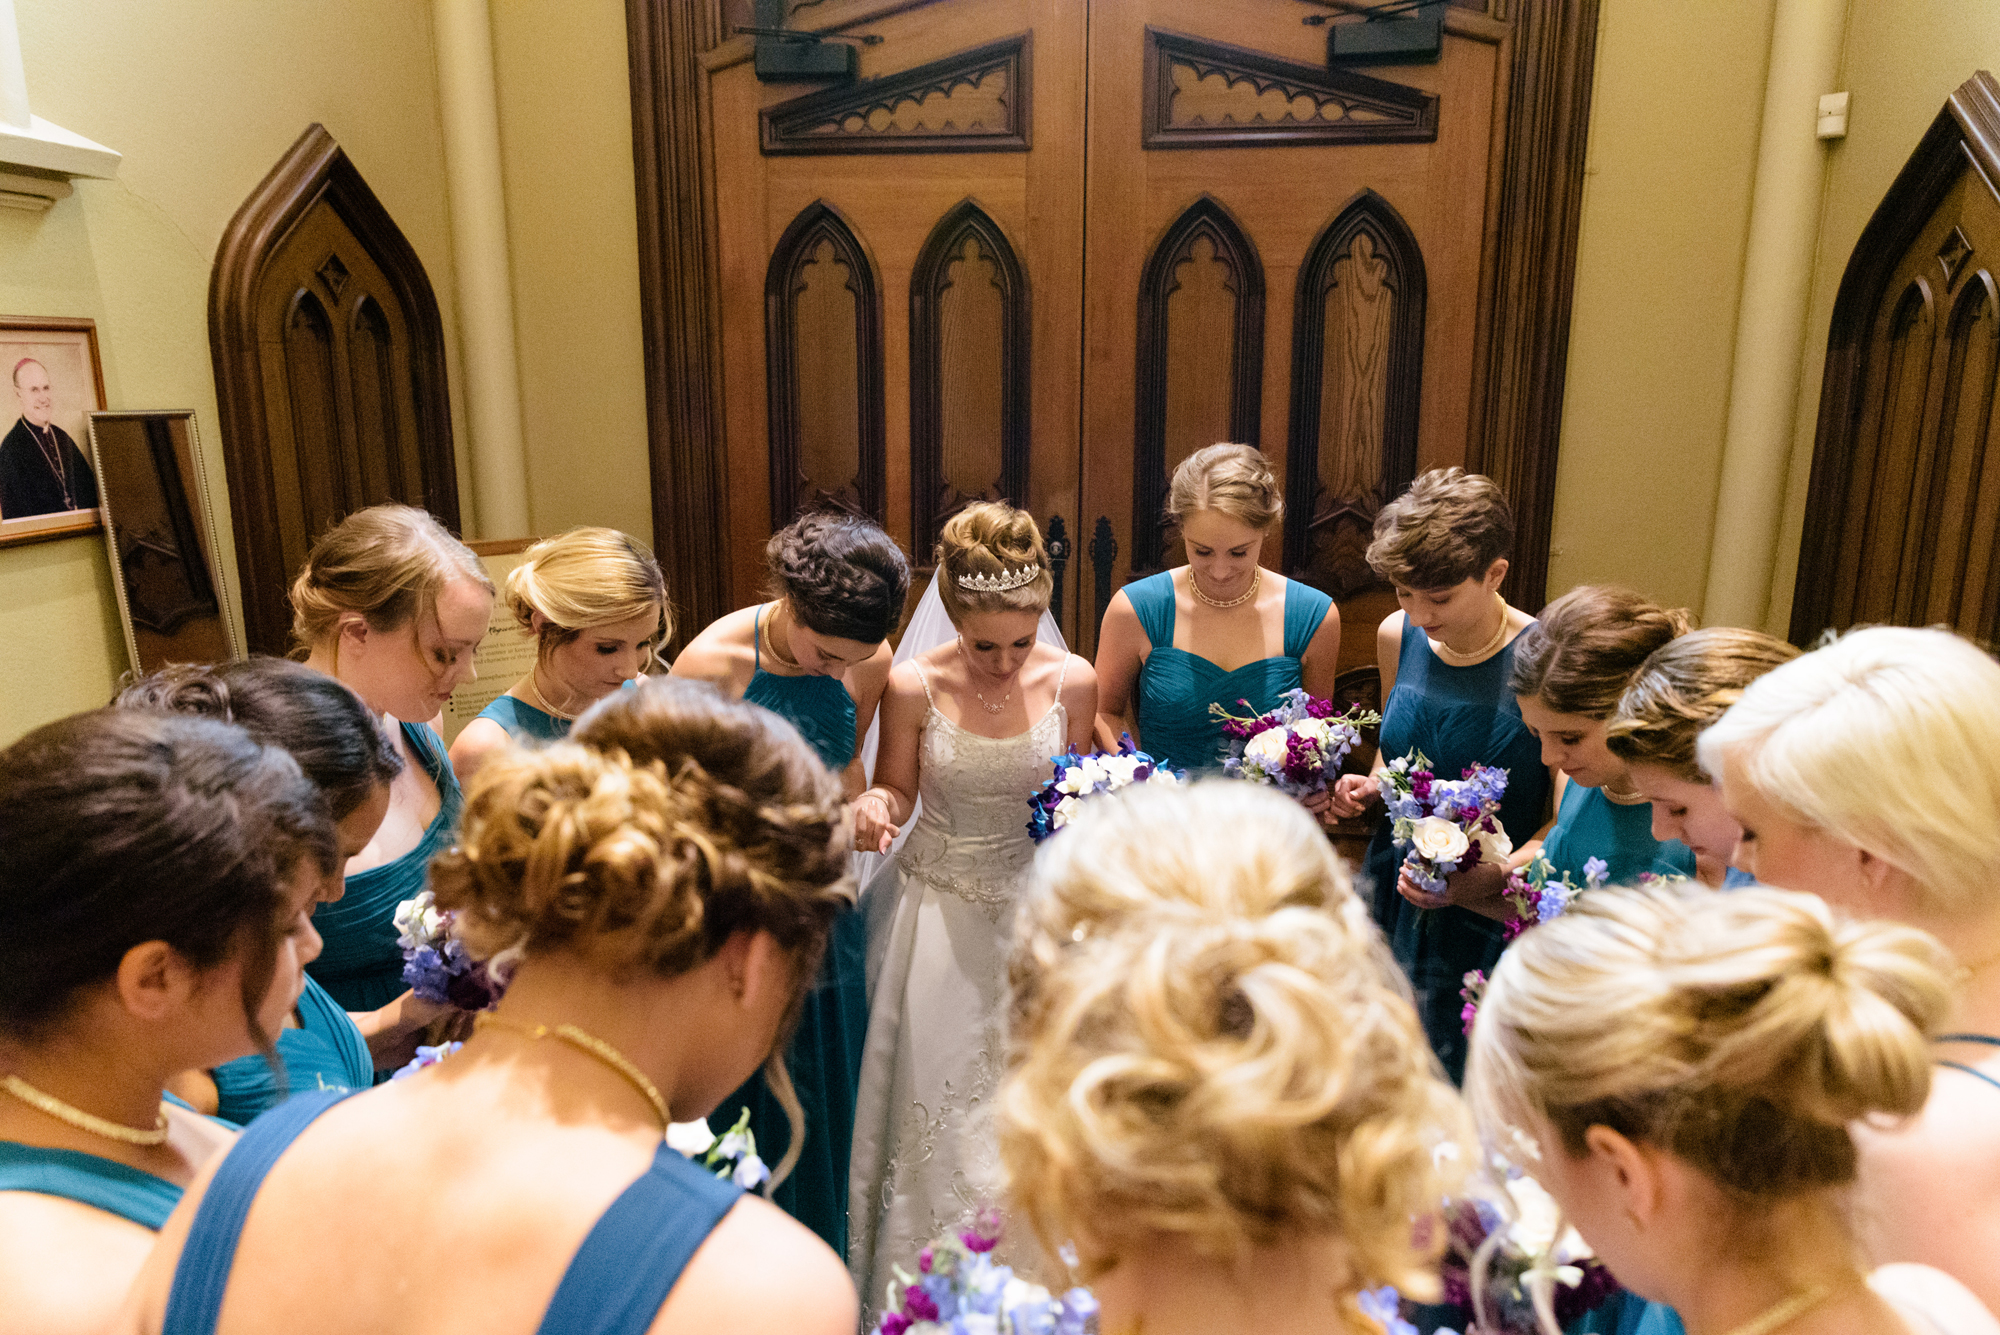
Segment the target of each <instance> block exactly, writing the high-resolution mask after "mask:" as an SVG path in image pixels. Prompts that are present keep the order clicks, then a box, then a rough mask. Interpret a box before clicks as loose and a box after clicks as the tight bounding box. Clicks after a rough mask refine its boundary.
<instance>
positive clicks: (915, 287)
mask: <svg viewBox="0 0 2000 1335" xmlns="http://www.w3.org/2000/svg"><path fill="white" fill-rule="evenodd" d="M968 236H976V237H978V238H979V244H980V246H981V247H982V248H983V249H984V250H985V252H986V254H987V255H989V256H991V257H992V259H993V263H994V267H995V268H996V269H998V270H999V278H1000V303H1001V305H1000V310H1001V316H1000V319H1001V334H1000V476H998V477H996V478H994V479H992V481H991V482H990V483H989V484H988V485H987V486H986V487H985V489H984V490H982V491H981V492H980V497H981V498H983V499H987V500H994V499H1001V500H1006V501H1009V502H1011V503H1012V504H1014V505H1018V506H1026V505H1027V504H1028V444H1029V441H1028V433H1029V426H1030V423H1029V421H1028V394H1029V388H1028V366H1029V362H1028V275H1027V272H1026V271H1025V270H1024V269H1022V268H1021V261H1020V259H1019V257H1018V256H1017V255H1016V254H1015V251H1014V247H1013V245H1012V244H1011V243H1010V242H1009V241H1008V240H1007V234H1006V233H1005V232H1004V231H1002V230H1001V228H1000V224H999V223H998V222H996V221H994V219H993V216H992V215H991V214H989V213H987V212H986V210H984V209H982V208H980V207H979V205H978V204H977V203H975V202H974V201H972V200H971V199H965V200H961V201H960V202H959V203H957V204H955V205H953V206H952V208H951V210H950V211H949V212H947V213H946V214H945V215H944V217H943V218H941V219H939V220H938V224H937V226H936V227H933V228H932V229H931V234H930V235H929V236H928V237H926V238H925V239H924V244H923V248H922V249H921V250H919V251H918V252H917V262H916V265H915V267H914V268H913V269H912V270H911V272H910V517H911V531H912V532H913V533H914V534H915V535H916V536H915V540H914V543H915V547H916V550H917V551H918V552H919V553H922V554H924V555H925V556H928V555H929V553H930V550H931V548H932V547H934V546H936V545H937V535H938V528H939V526H940V525H941V524H942V523H943V522H944V519H945V516H946V515H947V514H949V513H950V511H951V510H952V509H953V508H954V507H955V506H956V505H958V504H959V503H962V502H963V501H966V500H970V499H973V498H972V497H967V496H954V495H952V494H950V489H949V485H948V484H947V482H946V481H945V476H944V394H945V386H944V368H943V366H942V364H941V362H942V355H943V347H942V345H941V344H940V342H939V339H940V336H941V334H942V332H943V331H942V330H941V329H940V328H939V325H938V312H939V309H940V307H942V305H943V304H944V293H945V289H946V288H947V287H949V286H950V284H949V283H948V282H946V281H945V275H946V273H948V272H949V266H950V264H951V262H952V261H953V260H955V259H956V258H957V257H958V253H959V250H960V249H961V248H962V247H963V246H964V245H965V241H966V238H967V237H968Z"/></svg>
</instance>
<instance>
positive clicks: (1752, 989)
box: [1466, 886, 1952, 1209]
mask: <svg viewBox="0 0 2000 1335" xmlns="http://www.w3.org/2000/svg"><path fill="white" fill-rule="evenodd" d="M1951 968H1952V964H1951V959H1950V957H1949V956H1948V955H1947V954H1946V953H1945V951H1944V948H1943V947H1942V946H1940V945H1939V944H1938V943H1937V942H1936V941H1935V940H1933V939H1932V938H1931V937H1929V936H1927V935H1925V934H1924V933H1922V932H1919V931H1917V930H1916V929H1915V928H1912V927H1904V926H1901V925H1900V924H1896V923H1890V922H1881V921H1874V922H1848V921H1843V920H1840V919H1837V918H1836V917H1835V916H1834V913H1833V911H1832V910H1831V909H1829V908H1828V907H1827V906H1826V904H1825V903H1824V902H1823V901H1821V900H1820V899H1819V898H1818V897H1817V896H1813V895H1802V894H1793V893H1790V892H1788V891H1783V890H1768V889H1763V888H1756V889H1745V890H1739V891H1736V892H1734V893H1732V894H1727V895H1718V894H1714V893H1713V892H1711V891H1708V890H1706V889H1703V888H1700V887H1687V886H1667V887H1653V888H1641V889H1633V890H1628V889H1609V890H1600V891H1597V892H1596V893H1595V894H1591V895H1586V896H1584V897H1583V899H1582V900H1580V901H1579V902H1578V904H1577V906H1576V907H1575V908H1572V909H1571V910H1570V911H1569V912H1568V913H1565V914H1564V915H1563V916H1562V917H1560V918H1557V919H1554V920H1552V921H1550V922H1545V923H1543V924H1542V925H1541V926H1539V927H1537V928H1536V929H1535V930H1534V931H1532V932H1528V933H1526V934H1525V935H1523V936H1522V937H1521V938H1520V939H1519V940H1517V941H1515V942H1514V944H1513V945H1512V946H1510V947H1508V950H1507V953H1506V954H1504V955H1502V956H1501V957H1500V963H1499V965H1498V967H1497V968H1496V969H1495V970H1494V973H1493V980H1492V982H1491V983H1490V984H1489V985H1488V986H1487V990H1486V996H1485V999H1484V1001H1482V1002H1481V1004H1480V1008H1479V1018H1478V1020H1477V1022H1476V1023H1475V1024H1474V1027H1473V1033H1472V1057H1471V1064H1470V1072H1469V1075H1468V1079H1467V1084H1466V1088H1467V1092H1468V1095H1469V1096H1470V1098H1471V1100H1472V1104H1473V1108H1474V1111H1475V1112H1476V1113H1477V1114H1478V1116H1479V1120H1480V1124H1481V1126H1482V1128H1483V1129H1484V1130H1485V1131H1486V1132H1487V1133H1488V1135H1489V1137H1490V1138H1495V1139H1499V1138H1500V1137H1502V1136H1505V1135H1507V1134H1509V1133H1512V1134H1523V1135H1528V1136H1530V1137H1532V1136H1533V1134H1534V1132H1533V1128H1535V1127H1537V1126H1540V1125H1547V1126H1548V1127H1550V1128H1552V1129H1553V1130H1554V1131H1555V1133H1556V1135H1557V1136H1558V1137H1559V1138H1560V1139H1561V1141H1562V1146H1561V1149H1562V1150H1563V1151H1564V1152H1566V1153H1567V1154H1568V1155H1570V1156H1571V1157H1573V1158H1574V1157H1580V1156H1582V1155H1583V1154H1584V1153H1585V1152H1586V1142H1585V1140H1584V1133H1585V1132H1586V1131H1587V1130H1588V1129H1589V1128H1591V1127H1593V1126H1604V1127H1608V1128H1610V1129H1611V1130H1614V1131H1617V1132H1618V1133H1620V1134H1621V1135H1623V1136H1625V1137H1627V1138H1629V1139H1631V1140H1633V1141H1636V1142H1640V1143H1643V1144H1646V1145H1650V1146H1653V1147H1654V1148H1657V1149H1661V1150H1665V1151H1667V1152H1669V1153H1671V1154H1673V1155H1674V1156H1675V1157H1677V1158H1679V1159H1681V1160H1682V1161H1683V1162H1685V1163H1687V1164H1689V1165H1691V1166H1693V1167H1695V1168H1697V1169H1699V1170H1701V1172H1702V1173H1703V1174H1705V1175H1706V1176H1707V1177H1709V1178H1710V1179H1711V1180H1713V1181H1714V1182H1715V1183H1717V1184H1718V1185H1719V1186H1721V1187H1723V1188H1725V1189H1726V1190H1727V1191H1729V1192H1731V1193H1732V1194H1734V1195H1736V1196H1737V1197H1738V1198H1739V1199H1742V1200H1744V1201H1745V1203H1746V1204H1748V1205H1750V1207H1751V1208H1752V1209H1754V1208H1755V1205H1754V1202H1756V1201H1758V1200H1774V1199H1778V1198H1782V1197H1785V1196H1790V1195H1794V1194H1797V1193H1801V1192H1808V1191H1816V1190H1820V1189H1823V1188H1828V1187H1836V1186H1840V1185H1842V1184H1844V1183H1846V1182H1849V1181H1851V1180H1853V1178H1854V1171H1855V1150H1854V1142H1853V1139H1852V1138H1851V1136H1850V1135H1849V1133H1848V1125H1849V1123H1852V1122H1855V1121H1859V1120H1861V1119H1863V1118H1867V1117H1871V1116H1875V1115H1886V1116H1889V1117H1907V1116H1910V1115H1911V1114H1914V1113H1916V1112H1918V1111H1920V1110H1921V1109H1922V1108H1923V1106H1924V1099H1925V1097H1926V1096H1927V1095H1928V1094H1929V1093H1930V1085H1931V1050H1930V1045H1931V1039H1932V1038H1933V1037H1934V1036H1935V1035H1936V1033H1937V1031H1938V1028H1939V1026H1940V1025H1942V1024H1943V1023H1944V1020H1945V1018H1946V1014H1947V1011H1948V1008H1949V1006H1950V1002H1951V988H1950V984H1949V981H1948V979H1949V971H1950V970H1951ZM1540 1148H1541V1152H1542V1153H1543V1154H1548V1153H1553V1152H1555V1151H1556V1147H1555V1146H1542V1147H1540Z"/></svg>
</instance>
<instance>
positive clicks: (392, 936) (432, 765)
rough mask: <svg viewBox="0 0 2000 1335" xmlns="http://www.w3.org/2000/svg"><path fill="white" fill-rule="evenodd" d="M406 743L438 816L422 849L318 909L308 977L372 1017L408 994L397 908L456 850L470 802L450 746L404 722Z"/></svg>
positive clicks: (360, 879)
mask: <svg viewBox="0 0 2000 1335" xmlns="http://www.w3.org/2000/svg"><path fill="white" fill-rule="evenodd" d="M402 729H403V744H404V745H405V746H407V747H408V748H409V750H410V753H411V754H412V755H414V756H415V757H416V758H417V761H418V763H419V764H421V765H422V766H423V767H424V772H425V773H426V774H428V775H430V776H431V782H432V783H434V784H436V785H437V790H438V812H437V815H436V816H435V817H433V818H432V820H431V823H430V825H429V826H428V827H427V828H426V829H425V830H424V837H423V838H422V839H419V840H418V841H417V846H416V847H415V848H412V849H411V850H410V851H409V852H407V853H405V854H403V856H401V857H399V858H397V859H396V860H395V861H393V862H385V863H383V864H382V865H381V866H379V867H370V868H369V869H368V870H367V871H364V872H356V873H355V874H354V875H352V876H350V877H348V878H347V893H346V894H344V895H342V896H341V897H340V898H339V899H338V900H336V901H334V902H333V903H331V904H321V905H320V906H319V907H318V908H317V909H314V910H313V926H314V927H317V928H318V929H319V934H320V936H321V937H322V938H324V940H325V942H326V945H325V947H324V948H323V949H322V950H321V951H320V955H319V958H318V959H316V960H314V961H313V962H312V963H311V964H309V965H307V966H306V971H307V972H308V973H310V974H311V975H312V977H313V978H314V979H315V980H316V981H318V983H319V985H320V986H321V987H324V988H325V989H326V990H327V992H328V993H329V994H331V995H332V997H333V999H334V1001H335V1002H336V1003H337V1004H338V1005H339V1006H340V1008H341V1009H342V1010H350V1011H372V1010H375V1009H377V1008H379V1007H382V1006H386V1005H388V1004H389V1003H390V1002H391V1001H394V1000H395V999H396V998H397V997H400V996H401V995H403V993H404V992H406V991H408V990H409V988H408V986H407V985H406V984H405V983H404V982H403V949H402V947H401V946H398V945H397V944H396V924H395V922H394V918H395V915H396V906H397V905H398V904H400V903H402V902H403V901H404V900H406V899H413V898H415V897H416V894H417V892H418V891H420V890H422V889H423V888H424V884H425V882H426V881H427V880H428V879H429V878H430V867H431V859H432V858H434V857H436V856H437V855H438V854H439V853H441V852H443V851H444V850H445V849H446V848H448V847H450V845H451V841H452V836H453V834H454V832H455V831H456V830H457V828H458V812H459V808H460V807H462V806H464V805H465V798H464V796H463V795H462V794H461V793H460V792H459V789H458V778H457V776H455V775H454V774H453V773H452V771H451V761H450V759H449V758H448V757H447V756H446V755H445V749H444V741H443V739H441V738H440V737H439V736H438V735H437V734H436V733H434V732H432V731H431V730H430V728H429V726H428V725H426V724H422V723H405V724H403V725H402Z"/></svg>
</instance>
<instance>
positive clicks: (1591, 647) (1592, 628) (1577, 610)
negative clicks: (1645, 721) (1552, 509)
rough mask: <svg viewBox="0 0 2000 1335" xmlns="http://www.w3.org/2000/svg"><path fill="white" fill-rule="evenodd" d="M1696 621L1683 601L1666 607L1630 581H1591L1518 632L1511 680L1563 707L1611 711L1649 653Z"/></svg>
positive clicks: (1517, 690) (1603, 714) (1592, 714)
mask: <svg viewBox="0 0 2000 1335" xmlns="http://www.w3.org/2000/svg"><path fill="white" fill-rule="evenodd" d="M1693 628H1694V618H1693V616H1692V615H1691V614H1689V613H1688V612H1687V611H1686V610H1685V609H1682V608H1675V609H1674V610H1672V611H1668V610H1667V609H1666V608H1663V607H1660V606H1657V605H1656V604H1654V603H1652V602H1650V601H1648V600H1647V599H1645V598H1642V597H1641V596H1639V595H1638V594H1636V593H1634V592H1632V591H1631V590H1630V589H1617V588H1611V587H1609V586H1607V585H1602V584H1586V585H1584V586H1583V587H1581V588H1577V589H1571V590H1570V591H1569V592H1568V593H1566V594H1564V595H1563V596H1562V597H1560V598H1558V599H1556V600H1555V601H1554V602H1552V603H1550V604H1549V605H1548V606H1547V607H1545V608H1543V609H1542V614H1541V617H1540V618H1539V619H1537V620H1535V621H1533V622H1530V623H1529V625H1528V628H1527V629H1526V630H1524V631H1522V632H1521V633H1520V635H1519V636H1517V637H1516V638H1515V640H1514V672H1513V676H1512V679H1511V680H1510V681H1509V682H1508V687H1509V688H1510V689H1511V690H1512V691H1513V692H1514V694H1516V695H1528V696H1533V697H1535V698H1536V699H1539V700H1540V701H1541V702H1542V703H1543V704H1545V705H1547V706H1548V707H1549V708H1550V709H1553V710H1555V711H1556V713H1558V714H1575V715H1578V716H1580V717H1582V718H1610V717H1611V713H1612V711H1613V710H1615V709H1617V708H1618V700H1619V697H1620V696H1622V695H1624V694H1625V688H1626V686H1628V685H1630V684H1631V681H1632V676H1633V674H1634V673H1636V672H1637V671H1638V670H1639V666H1640V664H1642V663H1644V662H1645V661H1646V656H1647V655H1648V654H1651V653H1652V652H1653V651H1654V650H1655V649H1658V648H1659V647H1660V646H1661V645H1663V644H1665V643H1667V642H1668V641H1669V640H1672V639H1673V638H1674V637H1675V636H1678V635H1685V634H1687V633H1688V631H1690V630H1692V629H1693Z"/></svg>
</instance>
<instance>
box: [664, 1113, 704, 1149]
mask: <svg viewBox="0 0 2000 1335" xmlns="http://www.w3.org/2000/svg"><path fill="white" fill-rule="evenodd" d="M667 1144H668V1145H669V1146H670V1147H671V1148H673V1149H677V1150H679V1151H680V1152H681V1153H682V1154H685V1155H686V1156H687V1157H688V1158H690V1159H699V1158H700V1157H701V1156H702V1155H704V1154H707V1153H708V1151H709V1147H710V1146H712V1145H714V1144H715V1132H713V1131H711V1130H709V1129H708V1119H707V1118H706V1117H703V1118H700V1119H699V1120H697V1121H693V1122H675V1123H673V1124H672V1125H670V1126H669V1127H667Z"/></svg>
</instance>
